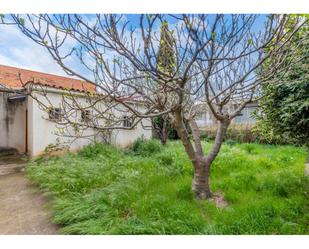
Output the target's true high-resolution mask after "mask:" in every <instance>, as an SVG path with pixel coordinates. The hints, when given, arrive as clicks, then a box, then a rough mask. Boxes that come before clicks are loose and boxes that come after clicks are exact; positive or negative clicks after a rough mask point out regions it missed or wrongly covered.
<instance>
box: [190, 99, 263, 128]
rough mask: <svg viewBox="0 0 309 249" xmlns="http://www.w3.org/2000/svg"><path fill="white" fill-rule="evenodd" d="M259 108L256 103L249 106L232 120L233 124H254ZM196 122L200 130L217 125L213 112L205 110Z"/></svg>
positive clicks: (199, 114) (199, 113)
mask: <svg viewBox="0 0 309 249" xmlns="http://www.w3.org/2000/svg"><path fill="white" fill-rule="evenodd" d="M257 108H258V103H257V102H256V101H253V102H251V103H249V104H247V105H246V106H245V108H244V109H243V110H242V111H241V113H240V114H239V115H238V116H236V117H235V118H234V119H233V120H232V124H235V125H251V124H254V123H255V117H254V116H253V112H254V111H255V110H257ZM196 122H197V125H198V126H199V127H200V128H203V127H211V126H213V125H216V121H215V118H213V117H212V114H211V112H210V111H208V110H205V109H202V111H200V112H198V115H197V117H196Z"/></svg>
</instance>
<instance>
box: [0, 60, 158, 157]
mask: <svg viewBox="0 0 309 249" xmlns="http://www.w3.org/2000/svg"><path fill="white" fill-rule="evenodd" d="M31 80H32V81H33V82H34V85H35V87H36V88H33V89H34V91H33V92H32V94H33V96H35V98H36V99H35V98H33V97H30V96H29V95H27V94H26V91H27V84H25V85H23V84H22V82H29V81H31ZM32 84H33V83H32ZM43 89H44V94H46V95H47V96H48V98H49V101H50V102H49V104H51V105H52V110H53V112H51V113H48V112H46V111H44V110H42V108H40V105H39V102H38V101H42V102H44V101H46V99H45V98H44V94H42V90H43ZM68 91H70V92H74V93H75V95H76V96H77V99H78V102H81V103H83V102H85V101H86V100H85V97H84V96H85V94H83V93H85V92H91V93H93V94H95V93H96V89H95V86H94V85H92V84H90V83H87V82H83V81H81V80H78V79H73V78H69V77H63V76H57V75H52V74H47V73H42V72H35V71H30V70H25V69H21V68H15V67H10V66H3V65H0V126H1V130H0V149H1V148H2V149H3V148H14V149H16V150H17V151H18V152H19V153H26V154H28V155H29V156H37V155H40V154H42V153H43V152H44V150H45V149H46V148H48V147H50V146H51V145H54V144H66V143H67V144H70V147H69V148H70V150H73V151H74V150H78V149H80V148H82V147H83V146H85V145H87V144H89V143H90V142H92V141H93V140H95V141H103V140H104V138H103V137H102V136H101V135H100V134H95V132H94V129H93V128H87V130H86V131H85V132H86V135H87V136H83V137H81V138H79V139H76V140H73V141H69V140H70V138H69V137H65V136H59V133H58V132H57V131H58V130H59V128H58V127H57V124H56V123H55V122H53V118H57V115H58V114H59V113H61V104H60V102H61V99H62V96H63V94H64V93H66V92H68ZM140 108H143V107H142V104H140ZM51 114H52V115H51ZM86 114H88V113H86ZM78 115H79V116H78V118H79V119H85V113H79V114H78ZM128 122H129V120H126V121H125V122H123V125H124V126H128ZM146 127H151V122H150V120H147V119H145V120H143V122H140V123H138V124H137V126H136V127H135V128H133V129H127V130H123V129H118V130H115V131H113V135H112V136H111V142H112V143H113V144H115V145H117V146H120V147H126V146H129V145H130V144H132V142H133V141H134V140H135V139H137V138H138V137H141V136H144V137H145V138H150V137H151V134H152V131H151V129H149V128H148V129H147V128H146ZM89 138H91V139H89ZM71 140H72V139H71Z"/></svg>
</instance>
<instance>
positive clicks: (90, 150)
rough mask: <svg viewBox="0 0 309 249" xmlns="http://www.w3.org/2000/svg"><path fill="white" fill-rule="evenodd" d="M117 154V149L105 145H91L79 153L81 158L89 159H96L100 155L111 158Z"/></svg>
mask: <svg viewBox="0 0 309 249" xmlns="http://www.w3.org/2000/svg"><path fill="white" fill-rule="evenodd" d="M115 153H117V149H116V148H115V147H112V146H110V145H108V144H104V143H94V144H90V145H88V146H86V147H84V148H83V149H81V150H80V151H79V152H78V154H79V155H80V156H82V157H85V158H89V159H95V158H96V157H97V156H98V155H104V156H106V157H111V156H112V155H113V154H115Z"/></svg>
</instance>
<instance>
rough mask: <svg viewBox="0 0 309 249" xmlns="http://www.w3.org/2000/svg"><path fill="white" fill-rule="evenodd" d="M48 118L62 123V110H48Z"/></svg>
mask: <svg viewBox="0 0 309 249" xmlns="http://www.w3.org/2000/svg"><path fill="white" fill-rule="evenodd" d="M48 118H49V119H50V120H53V121H61V109H60V108H54V107H52V108H50V109H49V110H48Z"/></svg>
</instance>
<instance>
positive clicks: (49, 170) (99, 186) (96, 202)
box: [27, 141, 309, 234]
mask: <svg viewBox="0 0 309 249" xmlns="http://www.w3.org/2000/svg"><path fill="white" fill-rule="evenodd" d="M139 143H143V142H142V141H139ZM144 143H150V144H146V145H145V144H139V145H135V149H134V150H132V151H122V150H118V149H116V148H114V147H112V146H108V145H103V144H95V145H92V146H88V147H86V148H85V149H83V150H82V151H80V152H79V153H78V154H71V153H68V154H66V155H65V156H63V157H52V158H49V159H48V160H44V159H42V158H40V159H37V160H36V161H34V162H32V163H30V164H29V166H28V167H27V175H28V177H29V178H30V179H31V180H32V181H33V182H35V183H37V184H38V185H39V186H40V187H41V188H42V189H43V191H44V192H45V193H49V194H51V195H52V197H53V198H52V199H51V200H52V201H51V210H52V212H53V221H54V222H55V223H57V224H60V225H61V227H62V229H61V232H62V233H65V234H309V228H308V220H309V212H308V206H309V201H308V199H309V198H308V179H307V178H306V177H305V176H304V163H305V160H306V151H305V149H304V148H300V147H298V148H296V147H293V146H270V145H260V144H237V143H236V144H234V143H227V144H225V145H224V146H223V147H222V150H221V152H220V154H219V156H218V158H217V159H216V160H215V162H214V164H213V165H212V169H211V187H212V190H213V191H221V192H223V193H224V195H225V198H226V200H227V201H228V202H229V206H228V207H227V208H224V209H218V208H217V207H216V206H215V205H214V204H213V203H212V202H209V201H207V200H205V201H197V200H195V199H194V198H193V195H192V193H191V191H190V186H191V179H192V167H191V164H190V161H189V160H188V158H187V156H186V154H185V152H184V149H183V147H182V145H181V143H180V142H179V141H175V142H169V143H168V144H167V146H166V147H165V148H163V147H160V145H159V147H160V148H159V149H158V142H157V141H149V142H144ZM204 148H205V151H207V150H209V148H210V144H209V143H205V144H204Z"/></svg>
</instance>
